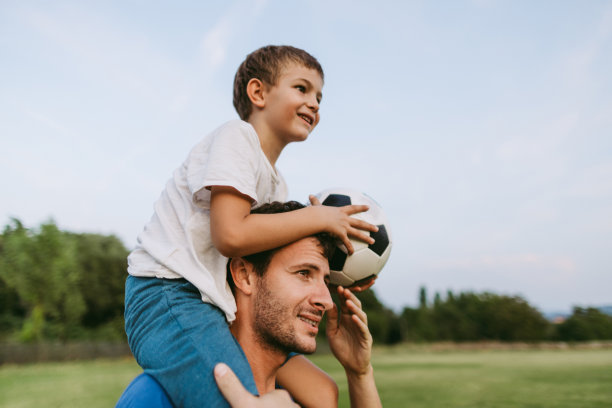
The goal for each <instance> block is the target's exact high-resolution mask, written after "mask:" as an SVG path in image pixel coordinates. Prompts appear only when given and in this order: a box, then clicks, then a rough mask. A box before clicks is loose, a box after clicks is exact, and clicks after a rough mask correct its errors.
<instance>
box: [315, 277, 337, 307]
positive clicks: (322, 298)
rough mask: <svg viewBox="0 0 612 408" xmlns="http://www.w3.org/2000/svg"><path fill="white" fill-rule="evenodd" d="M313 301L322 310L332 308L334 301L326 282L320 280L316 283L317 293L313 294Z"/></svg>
mask: <svg viewBox="0 0 612 408" xmlns="http://www.w3.org/2000/svg"><path fill="white" fill-rule="evenodd" d="M312 302H313V303H314V304H315V305H316V306H317V307H318V308H319V309H321V310H322V311H327V310H330V309H331V308H332V307H333V305H334V302H333V300H332V298H331V294H330V293H329V288H328V287H327V284H326V283H325V282H320V283H318V284H317V285H316V290H315V293H314V294H313V298H312Z"/></svg>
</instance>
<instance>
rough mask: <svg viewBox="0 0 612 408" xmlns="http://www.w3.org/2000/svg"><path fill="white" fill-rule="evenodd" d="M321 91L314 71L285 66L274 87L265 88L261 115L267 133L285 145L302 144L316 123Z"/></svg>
mask: <svg viewBox="0 0 612 408" xmlns="http://www.w3.org/2000/svg"><path fill="white" fill-rule="evenodd" d="M322 89H323V79H322V78H321V75H319V73H318V72H317V71H316V70H314V69H310V68H306V67H304V66H303V65H300V64H296V63H288V64H287V65H286V66H285V67H284V69H283V70H282V73H281V75H280V76H279V78H278V81H277V83H276V84H275V85H272V86H270V85H268V86H266V98H265V106H264V109H263V113H264V116H265V117H266V122H267V124H268V126H269V127H270V129H271V130H272V131H273V132H274V133H275V134H276V135H277V136H278V137H280V138H281V139H282V140H283V141H284V142H285V143H290V142H296V141H302V140H305V139H306V138H307V137H308V135H309V134H310V132H312V130H313V129H314V128H315V127H316V126H317V124H318V123H319V103H320V102H321V97H322V93H321V91H322Z"/></svg>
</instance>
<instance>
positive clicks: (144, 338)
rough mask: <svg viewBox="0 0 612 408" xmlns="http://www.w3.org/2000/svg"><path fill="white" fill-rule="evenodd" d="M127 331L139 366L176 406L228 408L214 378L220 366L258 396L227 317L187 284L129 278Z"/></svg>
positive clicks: (182, 280) (127, 288)
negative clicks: (227, 368) (222, 364)
mask: <svg viewBox="0 0 612 408" xmlns="http://www.w3.org/2000/svg"><path fill="white" fill-rule="evenodd" d="M125 328H126V333H127V335H128V342H129V344H130V348H131V350H132V353H134V356H135V357H136V361H138V364H140V365H141V367H142V368H143V369H144V370H145V372H146V373H148V374H150V375H151V376H153V377H154V378H155V379H156V380H157V381H158V382H159V383H160V384H161V385H162V387H163V388H164V389H165V390H166V392H167V393H168V395H169V396H170V399H171V400H172V403H173V404H174V405H175V406H176V407H203V406H206V407H217V406H221V407H227V406H229V405H228V404H227V402H226V401H225V399H224V398H223V396H222V395H221V393H220V392H219V389H218V388H217V385H216V383H215V379H214V376H213V368H214V366H215V364H217V363H218V362H221V361H222V362H224V363H226V364H227V365H229V366H230V367H231V368H232V370H233V371H234V372H235V373H236V375H237V376H238V378H240V381H242V383H243V385H244V386H245V388H246V389H248V390H249V391H250V392H252V393H253V394H257V388H256V387H255V381H254V380H253V374H252V372H251V367H250V366H249V363H248V361H247V360H246V357H245V355H244V352H243V351H242V348H240V345H239V344H238V342H237V341H236V339H235V338H234V336H232V334H231V332H230V331H229V326H228V325H227V322H226V320H225V315H224V314H223V312H222V311H221V310H220V309H219V308H217V307H215V306H213V305H210V304H207V303H204V302H202V298H201V296H200V292H199V291H198V290H197V289H196V288H195V287H194V286H193V285H192V284H190V283H189V282H187V281H185V280H184V279H177V280H170V279H156V278H136V277H133V276H130V277H128V279H127V281H126V296H125Z"/></svg>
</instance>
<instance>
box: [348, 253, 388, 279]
mask: <svg viewBox="0 0 612 408" xmlns="http://www.w3.org/2000/svg"><path fill="white" fill-rule="evenodd" d="M379 261H380V257H379V256H378V255H376V254H375V253H374V252H372V251H370V250H369V249H363V250H361V251H357V252H355V253H353V255H351V256H349V257H347V259H346V262H345V263H344V268H343V271H344V272H345V273H347V274H349V273H350V275H349V276H350V277H351V279H353V280H360V279H364V278H367V277H368V276H370V275H372V274H374V273H378V270H379V264H380V262H379Z"/></svg>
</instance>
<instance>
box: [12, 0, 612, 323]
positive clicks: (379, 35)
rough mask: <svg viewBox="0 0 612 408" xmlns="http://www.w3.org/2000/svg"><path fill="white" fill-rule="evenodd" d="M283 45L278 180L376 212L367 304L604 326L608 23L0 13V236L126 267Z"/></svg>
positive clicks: (168, 7) (517, 7)
mask: <svg viewBox="0 0 612 408" xmlns="http://www.w3.org/2000/svg"><path fill="white" fill-rule="evenodd" d="M268 44H290V45H294V46H296V47H300V48H303V49H305V50H307V51H308V52H310V53H311V54H313V55H314V56H315V57H316V58H317V59H318V60H319V61H320V63H321V64H322V66H323V68H324V70H325V86H324V89H323V95H324V96H323V101H322V104H321V110H320V113H321V122H320V124H319V125H318V127H317V128H316V129H315V131H314V132H313V133H312V134H311V135H310V137H309V139H308V140H307V141H306V142H303V143H299V144H292V145H289V146H288V147H287V148H286V149H285V151H284V152H283V154H282V155H281V158H280V160H279V161H278V163H277V166H278V168H279V169H280V171H281V172H282V173H283V175H284V177H285V179H286V180H287V183H288V185H289V189H290V193H289V198H291V199H295V200H298V201H301V202H305V201H306V200H307V196H308V194H310V193H317V192H319V191H322V190H324V189H327V188H331V187H345V188H353V189H357V190H360V191H363V192H366V193H367V194H369V195H370V196H372V197H373V198H375V199H376V200H377V201H378V202H379V203H380V204H381V206H382V207H383V209H384V211H385V214H386V215H387V218H388V221H389V225H390V228H391V230H392V237H393V251H392V253H391V257H390V259H389V261H388V263H387V265H386V266H385V268H384V269H383V271H382V272H381V274H380V276H379V279H378V280H377V283H376V284H375V286H374V289H375V291H376V293H377V295H378V297H379V298H380V299H381V300H382V301H383V303H385V304H386V305H387V306H389V307H391V308H393V309H394V310H401V308H403V307H406V306H408V307H414V306H416V305H417V303H418V292H419V288H420V287H421V286H425V287H426V288H427V290H428V293H429V294H430V296H431V297H433V294H434V293H435V292H439V293H440V294H441V295H442V297H443V298H444V296H445V294H446V293H447V291H449V290H450V291H453V292H454V293H458V292H462V291H474V292H484V291H489V292H493V293H496V294H500V295H508V296H521V297H523V298H524V299H526V300H527V301H528V302H529V303H530V304H531V305H533V306H534V307H536V308H538V309H539V310H540V311H543V312H547V313H548V312H569V311H571V309H572V307H573V306H599V305H609V304H612V75H611V74H610V73H612V2H609V1H605V0H603V1H602V0H591V1H588V2H577V1H538V2H532V1H522V0H518V1H510V0H509V1H503V0H499V1H498V0H472V1H467V0H466V1H459V0H458V1H438V2H429V1H380V2H373V1H346V0H339V1H326V0H321V1H319V0H313V1H305V2H299V3H298V2H290V1H283V0H269V1H266V0H255V1H254V0H244V1H209V2H202V1H177V2H164V1H144V0H132V1H106V2H81V1H69V0H58V1H55V2H46V1H14V0H2V1H0V155H1V156H0V157H1V160H0V186H1V188H2V198H1V200H0V222H2V225H6V224H8V223H9V222H10V219H11V217H15V218H18V219H20V220H21V221H22V222H23V223H24V224H25V225H26V226H28V227H33V228H34V227H37V226H38V225H40V223H42V222H45V221H48V220H50V219H52V220H54V221H55V222H56V223H57V224H58V225H59V226H60V228H62V229H66V230H69V231H74V232H92V233H101V234H115V235H117V236H118V237H119V238H121V240H122V241H123V242H124V244H125V245H126V247H128V248H133V247H134V245H135V243H136V237H137V235H138V233H139V232H140V231H141V230H142V228H143V226H144V224H145V223H146V222H147V221H148V219H149V218H150V217H151V214H152V208H153V202H154V201H155V200H156V199H157V197H158V196H159V194H160V192H161V190H162V188H163V186H164V185H165V182H166V181H167V180H168V179H169V178H170V176H171V174H172V172H173V170H174V169H175V168H176V167H178V166H179V165H180V164H181V163H182V161H183V160H184V159H185V158H186V156H187V153H188V152H189V150H190V149H191V147H192V146H193V145H195V144H196V143H197V142H198V141H199V140H200V139H201V138H202V137H204V136H205V135H206V134H207V133H209V132H210V131H212V130H213V129H215V128H216V127H218V126H219V125H220V124H222V123H223V122H225V121H227V120H231V119H234V118H236V117H237V114H236V113H235V111H234V109H233V106H232V85H233V76H234V74H235V71H236V69H237V67H238V65H239V64H240V62H241V61H242V60H243V59H244V57H245V56H246V55H247V54H248V53H250V52H251V51H253V50H255V49H257V48H259V47H261V46H264V45H268Z"/></svg>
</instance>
